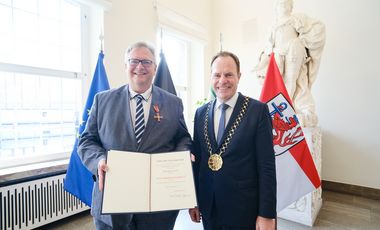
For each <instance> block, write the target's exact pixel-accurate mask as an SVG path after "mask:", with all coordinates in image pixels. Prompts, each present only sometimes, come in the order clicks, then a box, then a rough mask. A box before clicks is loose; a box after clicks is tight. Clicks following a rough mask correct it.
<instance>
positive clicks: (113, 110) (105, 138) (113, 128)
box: [78, 85, 191, 224]
mask: <svg viewBox="0 0 380 230" xmlns="http://www.w3.org/2000/svg"><path fill="white" fill-rule="evenodd" d="M129 100H130V95H129V91H128V85H127V86H123V87H120V88H117V89H112V90H109V91H105V92H101V93H99V94H97V95H96V96H95V99H94V103H93V105H92V108H91V113H90V116H89V118H88V121H87V125H86V129H85V131H84V132H83V133H82V136H81V138H80V141H79V146H78V154H79V156H80V158H81V159H82V162H83V163H84V165H85V166H86V167H87V168H88V169H89V170H90V171H91V172H92V174H93V175H97V165H98V162H99V159H101V158H103V159H105V158H106V157H107V151H108V150H111V149H112V150H122V151H131V152H145V153H159V152H169V151H180V150H188V149H190V146H191V137H190V134H189V133H188V131H187V127H186V124H185V121H184V117H183V105H182V101H181V99H180V98H178V97H176V96H174V95H173V94H170V93H168V92H166V91H164V90H162V89H160V88H158V87H156V86H153V88H152V104H151V107H150V113H149V118H148V122H147V125H146V127H145V131H144V134H143V136H142V140H141V142H140V144H139V145H138V144H137V142H136V137H135V132H134V128H133V124H132V118H131V112H130V104H129ZM153 105H158V108H159V112H160V115H161V116H162V119H161V121H160V122H158V121H157V120H156V119H154V115H156V113H155V112H154V109H153ZM136 176H137V177H138V175H136ZM126 195H127V194H126ZM101 199H102V193H101V192H100V191H99V187H98V180H96V182H95V183H94V189H93V193H92V206H91V214H92V215H93V216H94V217H96V218H99V219H101V220H102V221H103V222H105V223H108V224H110V218H109V215H101V214H100V211H101Z"/></svg>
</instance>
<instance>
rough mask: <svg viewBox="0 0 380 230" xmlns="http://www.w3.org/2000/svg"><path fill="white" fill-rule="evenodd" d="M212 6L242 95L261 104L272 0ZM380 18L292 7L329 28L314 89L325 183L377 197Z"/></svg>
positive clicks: (346, 7)
mask: <svg viewBox="0 0 380 230" xmlns="http://www.w3.org/2000/svg"><path fill="white" fill-rule="evenodd" d="M214 4H215V8H214V9H216V13H215V17H214V21H215V28H217V29H219V30H220V31H222V32H223V34H224V45H223V47H224V49H225V50H231V51H233V52H236V53H237V54H238V56H239V57H240V59H241V62H242V74H243V78H242V80H241V82H240V87H239V90H240V91H242V92H243V93H245V94H248V95H251V96H253V97H256V98H258V96H259V95H260V91H261V86H259V84H258V82H257V81H256V79H254V76H253V74H252V73H251V72H250V71H251V69H252V67H253V66H254V65H255V64H256V62H257V57H258V51H259V49H260V48H261V47H263V45H264V44H263V41H264V38H265V36H266V33H267V31H268V29H267V28H269V26H270V25H271V23H272V20H273V18H274V11H273V5H274V0H269V1H268V0H253V1H249V0H235V1H229V0H214ZM379 10H380V2H379V1H378V0H365V1H355V0H348V1H347V0H336V1H329V0H318V1H317V0H303V1H300V0H298V1H297V0H295V2H294V12H299V13H305V14H307V15H309V16H312V17H315V18H318V19H320V20H321V21H323V22H324V23H325V25H326V28H327V41H326V46H325V50H324V53H323V57H322V63H321V66H320V71H319V74H318V77H317V80H316V82H315V84H314V86H313V95H314V99H315V101H316V109H317V114H318V116H319V124H320V126H321V127H322V130H323V137H322V179H323V180H328V181H335V182H340V183H347V184H354V185H360V186H366V187H371V188H377V189H379V188H380V179H379V177H378V175H380V141H376V139H377V138H378V137H379V134H378V131H379V130H380V121H379V120H378V119H377V117H378V114H379V113H380V106H378V104H379V103H378V102H377V100H378V99H379V98H380V97H379V94H380V93H379V90H378V88H379V86H380V68H379V67H380V61H379V58H378V57H377V55H378V54H379V52H380V46H379V41H380V27H379V26H378V22H379V21H380V15H379V14H378V11H379ZM250 39H251V41H249V40H250ZM214 42H215V43H217V42H218V41H217V39H215V38H214ZM215 49H216V50H217V49H218V48H217V47H216V48H215Z"/></svg>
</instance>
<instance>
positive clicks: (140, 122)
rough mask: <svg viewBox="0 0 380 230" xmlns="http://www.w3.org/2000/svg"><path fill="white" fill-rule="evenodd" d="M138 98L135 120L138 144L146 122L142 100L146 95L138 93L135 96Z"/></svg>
mask: <svg viewBox="0 0 380 230" xmlns="http://www.w3.org/2000/svg"><path fill="white" fill-rule="evenodd" d="M135 99H136V120H135V135H136V140H137V144H139V143H140V141H141V137H142V135H143V133H144V129H145V122H144V108H143V104H142V100H144V97H143V96H142V95H141V94H137V95H136V96H135Z"/></svg>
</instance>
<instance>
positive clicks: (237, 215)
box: [192, 93, 276, 227]
mask: <svg viewBox="0 0 380 230" xmlns="http://www.w3.org/2000/svg"><path fill="white" fill-rule="evenodd" d="M243 102H244V96H243V95H241V94H240V93H239V97H238V100H237V102H236V106H235V107H234V110H233V112H232V115H231V118H230V120H229V121H228V124H227V127H226V131H225V134H224V137H225V136H226V133H227V132H228V130H229V129H230V128H231V125H232V123H233V122H234V121H235V119H236V117H237V115H238V114H239V112H240V110H241V107H242V105H243ZM209 103H212V106H211V108H210V112H209V115H208V135H209V137H210V142H211V146H212V150H213V153H216V152H219V151H217V149H218V146H217V142H216V138H215V135H214V122H213V120H214V115H213V113H214V112H213V111H214V109H213V107H214V104H215V100H214V101H211V102H209ZM207 106H208V103H207V104H206V105H204V106H202V107H200V108H198V109H197V112H196V114H195V123H194V144H193V148H192V153H193V154H194V155H195V162H194V165H193V168H194V177H195V181H196V182H195V183H196V188H197V198H198V204H199V208H200V211H201V213H202V215H203V216H204V217H206V218H209V217H210V215H211V212H212V207H213V201H214V202H215V207H216V209H217V214H218V223H222V224H224V225H227V226H242V227H250V226H252V225H253V224H255V221H256V217H257V216H258V215H259V216H263V217H267V218H275V217H276V169H275V156H274V150H273V138H272V120H271V118H270V115H269V110H268V107H267V105H266V104H263V103H261V102H259V101H257V100H254V99H249V104H248V109H247V112H246V114H245V116H244V117H243V119H242V121H241V123H240V125H239V126H238V128H237V129H236V131H235V134H234V135H233V137H232V140H231V143H230V145H229V146H228V148H227V150H226V152H225V153H224V154H222V158H223V166H222V168H221V169H220V170H219V171H212V170H211V169H210V168H209V167H208V163H207V162H208V158H209V156H210V154H209V152H208V150H207V145H206V141H205V136H204V124H205V114H206V110H207ZM222 142H223V141H222ZM253 226H254V225H253Z"/></svg>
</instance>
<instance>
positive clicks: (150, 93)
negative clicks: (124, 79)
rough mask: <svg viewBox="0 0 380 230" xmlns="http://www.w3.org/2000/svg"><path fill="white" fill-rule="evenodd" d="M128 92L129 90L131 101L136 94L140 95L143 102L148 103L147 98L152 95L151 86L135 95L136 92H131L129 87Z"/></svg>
mask: <svg viewBox="0 0 380 230" xmlns="http://www.w3.org/2000/svg"><path fill="white" fill-rule="evenodd" d="M128 90H129V95H130V99H133V98H134V97H135V96H136V95H137V94H141V96H142V97H143V98H144V100H145V101H148V100H149V97H150V96H151V95H152V86H150V87H149V88H148V90H147V91H145V92H144V93H137V92H135V91H133V89H132V88H131V87H128Z"/></svg>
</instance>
